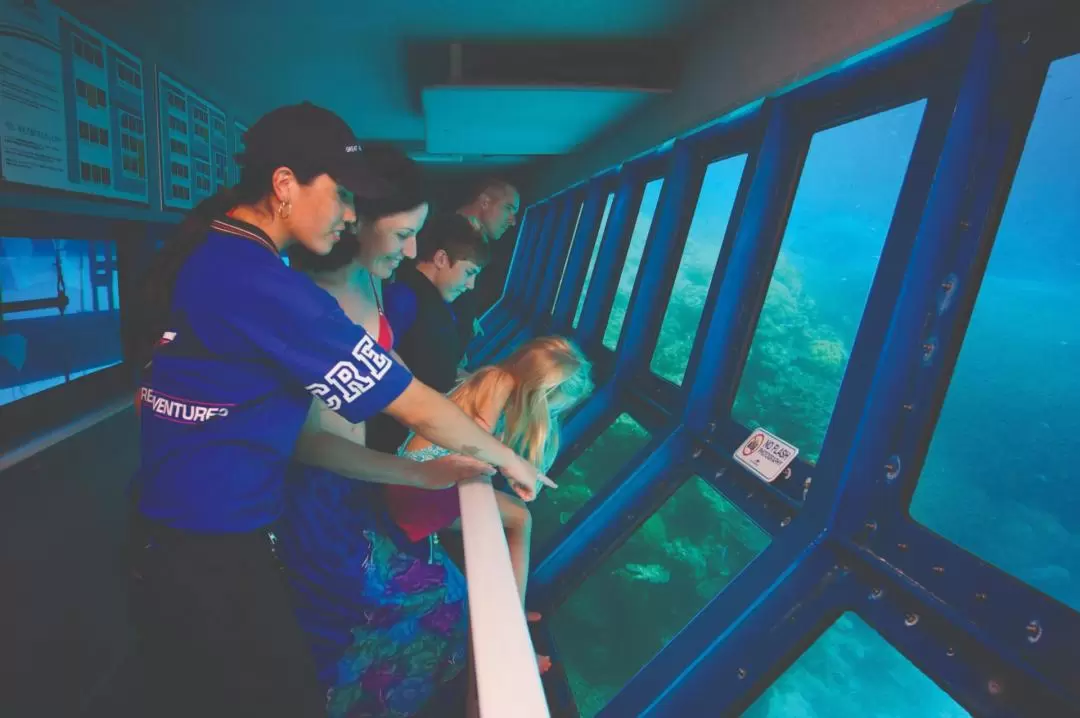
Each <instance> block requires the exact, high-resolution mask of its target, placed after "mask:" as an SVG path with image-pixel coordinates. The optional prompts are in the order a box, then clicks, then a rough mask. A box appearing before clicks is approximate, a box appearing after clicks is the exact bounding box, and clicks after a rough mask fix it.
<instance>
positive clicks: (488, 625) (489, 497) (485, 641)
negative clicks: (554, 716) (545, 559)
mask: <svg viewBox="0 0 1080 718" xmlns="http://www.w3.org/2000/svg"><path fill="white" fill-rule="evenodd" d="M458 497H459V501H460V503H461V533H462V541H463V543H464V545H465V576H466V579H467V581H468V587H469V624H470V627H471V630H472V646H473V666H474V667H475V670H476V685H477V694H478V697H479V704H480V715H481V716H482V718H550V716H551V713H550V712H549V710H548V706H547V700H546V699H545V697H544V688H543V685H542V684H541V683H540V671H539V669H538V668H537V665H536V652H535V650H534V649H533V645H532V639H531V638H530V637H529V628H528V626H527V625H526V624H525V612H524V611H523V610H522V609H521V599H520V598H519V596H518V591H517V584H516V583H515V581H514V571H513V569H512V568H511V566H510V549H509V548H508V547H507V545H506V533H505V531H504V529H503V525H502V521H501V520H500V519H499V506H498V504H497V503H496V502H495V490H494V489H493V488H492V486H491V483H490V482H489V481H486V480H482V479H477V480H472V481H463V482H462V483H460V484H458Z"/></svg>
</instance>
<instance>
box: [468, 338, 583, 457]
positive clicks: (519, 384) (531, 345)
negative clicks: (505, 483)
mask: <svg viewBox="0 0 1080 718" xmlns="http://www.w3.org/2000/svg"><path fill="white" fill-rule="evenodd" d="M591 371H592V365H591V364H590V363H589V360H588V359H586V358H585V355H584V354H583V353H582V352H581V350H580V349H579V348H578V347H577V346H576V345H575V344H574V343H573V342H571V341H570V340H569V339H566V338H564V337H558V336H552V337H540V338H538V339H533V340H531V341H528V342H526V343H525V344H523V345H522V346H521V347H519V348H518V349H517V350H516V351H515V352H514V353H513V354H511V355H510V356H509V357H507V358H506V359H504V360H503V361H501V362H499V363H498V364H495V365H492V366H487V367H484V368H483V369H480V370H479V371H477V372H476V373H475V374H473V375H471V376H470V377H469V378H468V379H466V380H465V381H464V382H462V383H461V384H460V385H459V386H458V387H457V388H456V389H454V390H453V391H452V392H451V393H450V399H451V400H452V401H453V402H454V403H455V404H457V405H458V406H460V407H461V408H462V409H463V410H464V411H465V412H466V413H468V414H470V415H471V416H473V417H475V416H476V407H478V406H482V405H483V404H484V403H486V400H487V398H488V397H489V396H490V395H491V394H492V393H493V392H495V391H496V390H497V389H498V387H499V385H500V384H501V383H502V382H504V381H506V380H507V378H509V379H511V380H513V382H514V386H513V388H512V389H511V390H510V396H509V397H508V398H507V400H506V405H505V407H504V408H503V412H502V416H503V421H502V427H501V430H500V431H499V432H498V433H497V434H496V436H497V437H498V438H499V440H500V441H502V442H503V443H504V444H506V445H507V446H509V447H510V448H511V449H513V450H514V451H515V452H517V453H518V455H519V456H522V457H524V458H525V459H527V460H528V461H529V462H530V463H532V464H533V465H534V466H536V467H537V469H539V470H540V471H547V470H548V469H549V468H551V465H552V463H554V461H555V456H556V455H557V454H558V453H559V418H560V417H561V416H562V415H563V414H565V413H566V412H568V411H569V410H570V409H572V408H573V407H574V406H576V405H577V404H578V403H579V402H580V401H581V400H582V399H584V398H585V397H586V396H588V394H589V392H590V391H592V379H591V378H590V373H591ZM491 428H492V429H493V430H494V429H495V428H496V427H491Z"/></svg>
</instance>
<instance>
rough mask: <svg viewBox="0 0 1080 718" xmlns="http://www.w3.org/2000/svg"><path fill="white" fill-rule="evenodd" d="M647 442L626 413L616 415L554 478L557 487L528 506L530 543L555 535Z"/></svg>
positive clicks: (643, 430)
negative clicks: (531, 533)
mask: <svg viewBox="0 0 1080 718" xmlns="http://www.w3.org/2000/svg"><path fill="white" fill-rule="evenodd" d="M647 443H649V432H648V431H646V430H645V427H643V426H642V425H641V424H639V423H637V422H636V421H634V418H633V417H632V416H630V415H629V414H620V415H619V418H617V419H616V420H615V421H614V422H613V423H612V424H611V426H609V427H608V428H607V429H605V430H604V432H603V433H602V434H600V436H599V437H597V439H596V441H594V442H593V443H592V444H590V445H589V447H588V448H587V449H585V451H583V452H581V455H580V456H578V457H577V458H576V459H574V461H573V463H571V464H570V465H569V466H567V467H566V470H565V471H563V472H562V473H561V474H560V475H559V476H556V477H554V478H555V480H556V483H558V484H559V488H558V489H556V490H554V491H544V492H542V493H541V494H540V497H539V498H538V499H537V500H536V501H534V502H533V503H532V504H531V505H530V506H529V510H530V511H532V515H533V544H534V545H540V544H541V543H543V542H544V541H546V540H547V539H548V538H550V537H551V536H552V535H554V534H555V533H557V532H558V531H559V528H560V527H561V526H562V525H563V524H565V523H566V522H567V521H569V520H570V517H571V516H573V515H574V512H575V511H577V510H578V509H580V508H581V507H582V506H584V505H585V503H586V502H587V501H588V500H589V499H591V498H592V496H593V494H594V493H596V492H597V491H599V490H600V489H601V488H603V486H604V484H606V483H607V482H608V481H610V480H611V479H612V477H614V476H615V474H617V473H618V472H619V469H621V468H622V467H623V465H625V464H626V462H627V461H629V460H630V457H631V456H633V455H634V454H635V453H636V452H637V451H638V450H639V449H640V448H641V447H643V446H645V444H647Z"/></svg>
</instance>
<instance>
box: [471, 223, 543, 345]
mask: <svg viewBox="0 0 1080 718" xmlns="http://www.w3.org/2000/svg"><path fill="white" fill-rule="evenodd" d="M543 211H544V209H543V207H541V206H536V205H534V206H532V207H528V208H526V210H525V214H524V215H523V216H522V218H521V224H520V226H519V228H518V238H517V246H515V247H514V254H513V256H512V257H511V258H510V266H509V268H508V269H507V271H506V279H505V281H504V282H503V291H502V294H501V295H500V296H499V299H498V300H497V301H496V302H495V303H494V304H493V305H491V308H490V309H488V310H487V311H486V312H484V315H483V316H482V317H481V318H480V325H481V326H482V327H483V329H484V332H485V335H486V334H490V333H491V332H493V331H495V330H496V329H499V328H501V327H502V326H503V325H504V324H505V323H506V322H508V321H511V320H512V319H513V316H514V314H513V307H514V305H515V304H516V302H515V298H516V297H517V294H518V292H517V287H518V281H519V280H520V277H521V274H522V272H523V271H524V266H523V265H524V263H525V262H524V260H523V259H522V256H523V255H524V253H525V252H526V251H527V249H526V248H527V247H529V246H530V245H531V243H532V241H533V236H534V235H535V233H536V229H537V225H538V224H539V217H540V215H541V214H542V213H543ZM483 336H484V335H481V337H478V340H480V341H478V342H477V343H476V345H475V346H474V347H471V348H472V349H474V350H476V349H479V348H480V347H481V345H482V340H483Z"/></svg>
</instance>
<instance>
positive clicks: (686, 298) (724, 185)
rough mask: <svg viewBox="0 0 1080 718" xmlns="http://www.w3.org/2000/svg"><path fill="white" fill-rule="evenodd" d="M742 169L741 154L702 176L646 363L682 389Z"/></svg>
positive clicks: (744, 157)
mask: <svg viewBox="0 0 1080 718" xmlns="http://www.w3.org/2000/svg"><path fill="white" fill-rule="evenodd" d="M745 166H746V155H739V156H738V157H729V158H728V159H726V160H720V161H717V162H713V163H712V164H710V165H709V168H708V169H707V170H706V171H705V179H704V181H703V182H702V184H701V193H700V194H699V195H698V201H697V208H696V209H695V210H694V219H693V221H692V222H691V223H690V232H689V233H688V234H687V236H686V247H685V249H684V250H683V255H682V261H681V262H680V263H679V269H678V271H677V272H676V273H675V285H674V288H673V289H672V291H671V299H670V300H669V301H668V305H667V310H666V311H665V312H664V322H663V324H661V325H660V337H659V339H658V340H657V342H656V350H655V351H654V352H653V358H652V363H651V364H650V366H651V368H652V370H653V371H654V372H656V373H657V375H659V376H660V377H662V378H664V379H667V380H668V381H673V382H675V383H676V384H682V381H683V377H684V376H685V375H686V363H687V362H688V361H689V360H690V350H691V349H692V348H693V346H694V339H695V337H696V336H697V330H698V325H699V324H700V323H701V312H702V310H704V308H705V296H706V295H707V294H708V293H709V284H710V283H711V282H712V277H713V272H714V271H715V270H716V262H717V260H718V259H719V258H720V248H721V247H722V246H723V243H724V233H725V232H727V225H728V219H729V218H730V217H731V209H732V207H734V206H735V195H736V194H737V193H738V191H739V181H740V180H741V179H742V173H743V167H745Z"/></svg>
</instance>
